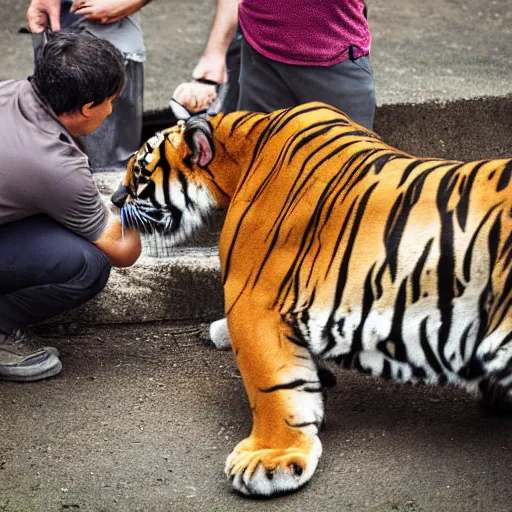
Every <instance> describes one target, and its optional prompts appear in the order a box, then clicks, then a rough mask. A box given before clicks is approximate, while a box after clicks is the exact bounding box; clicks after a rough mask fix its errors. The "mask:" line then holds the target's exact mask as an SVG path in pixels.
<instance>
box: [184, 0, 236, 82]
mask: <svg viewBox="0 0 512 512" xmlns="http://www.w3.org/2000/svg"><path fill="white" fill-rule="evenodd" d="M240 1H241V0H217V9H216V11H215V17H214V19H213V24H212V28H211V30H210V35H209V37H208V42H207V43H206V47H205V49H204V52H203V55H202V56H201V58H200V59H199V62H198V63H197V65H196V67H195V68H194V71H193V72H192V76H193V77H194V78H208V79H209V80H213V81H214V82H218V83H225V82H227V81H228V75H227V72H226V53H227V51H228V47H229V45H230V43H231V41H232V40H233V36H234V34H235V29H236V24H237V22H238V4H239V3H240Z"/></svg>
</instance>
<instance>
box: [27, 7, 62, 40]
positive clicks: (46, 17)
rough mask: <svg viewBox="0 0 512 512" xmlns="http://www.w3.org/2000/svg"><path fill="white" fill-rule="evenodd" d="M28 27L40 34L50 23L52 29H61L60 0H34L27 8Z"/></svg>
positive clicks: (34, 32)
mask: <svg viewBox="0 0 512 512" xmlns="http://www.w3.org/2000/svg"><path fill="white" fill-rule="evenodd" d="M27 24H28V29H29V30H30V32H32V33H33V34H40V33H41V32H43V30H44V29H45V28H46V27H47V26H48V24H50V28H51V29H52V30H60V0H32V1H31V2H30V5H29V6H28V9H27Z"/></svg>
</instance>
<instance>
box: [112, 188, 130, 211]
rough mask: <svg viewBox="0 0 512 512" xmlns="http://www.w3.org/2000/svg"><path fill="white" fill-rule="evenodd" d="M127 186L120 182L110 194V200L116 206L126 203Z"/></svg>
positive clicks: (119, 206)
mask: <svg viewBox="0 0 512 512" xmlns="http://www.w3.org/2000/svg"><path fill="white" fill-rule="evenodd" d="M128 195H129V193H128V187H127V186H126V185H124V184H123V183H121V184H120V185H119V187H118V188H117V190H116V191H115V192H114V193H113V194H112V196H111V197H110V200H111V201H112V202H113V203H114V204H115V205H116V206H117V207H118V208H122V207H123V206H124V203H126V199H127V198H128Z"/></svg>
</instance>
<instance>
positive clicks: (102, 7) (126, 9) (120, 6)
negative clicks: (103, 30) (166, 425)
mask: <svg viewBox="0 0 512 512" xmlns="http://www.w3.org/2000/svg"><path fill="white" fill-rule="evenodd" d="M147 2H148V0H74V1H73V7H72V8H71V11H72V12H74V13H75V14H80V15H82V16H83V17H84V18H86V19H87V20H89V21H96V22H98V23H102V24H105V23H114V22H116V21H119V20H121V19H123V18H126V16H130V15H131V14H134V13H136V12H137V11H139V10H140V9H142V7H144V5H146V3H147Z"/></svg>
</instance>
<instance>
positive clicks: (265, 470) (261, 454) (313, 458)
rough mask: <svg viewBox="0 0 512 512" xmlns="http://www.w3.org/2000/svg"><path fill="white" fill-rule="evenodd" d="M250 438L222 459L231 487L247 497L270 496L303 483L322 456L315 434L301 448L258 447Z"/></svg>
mask: <svg viewBox="0 0 512 512" xmlns="http://www.w3.org/2000/svg"><path fill="white" fill-rule="evenodd" d="M257 444H258V443H256V442H254V441H253V440H252V439H251V438H250V437H249V438H247V439H244V440H243V441H242V442H240V443H238V445H237V446H236V447H235V449H234V450H233V452H232V453H231V455H230V456H229V457H228V459H227V461H226V469H225V473H226V476H227V477H228V479H229V480H230V481H231V483H232V485H233V487H234V488H235V489H236V490H237V491H239V492H241V493H242V494H246V495H248V496H271V495H272V494H276V493H281V492H289V491H294V490H295V489H298V488H299V487H301V486H302V485H304V484H305V483H306V482H307V481H308V480H309V479H310V478H311V476H312V475H313V473H314V472H315V469H316V466H317V464H318V459H319V458H320V456H321V455H322V443H321V442H320V439H318V437H317V436H314V437H313V439H308V442H307V443H305V446H304V447H296V446H291V447H289V448H282V449H271V448H260V449H258V447H257Z"/></svg>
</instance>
